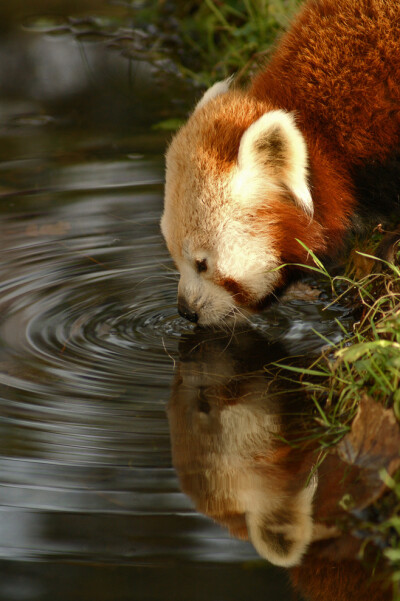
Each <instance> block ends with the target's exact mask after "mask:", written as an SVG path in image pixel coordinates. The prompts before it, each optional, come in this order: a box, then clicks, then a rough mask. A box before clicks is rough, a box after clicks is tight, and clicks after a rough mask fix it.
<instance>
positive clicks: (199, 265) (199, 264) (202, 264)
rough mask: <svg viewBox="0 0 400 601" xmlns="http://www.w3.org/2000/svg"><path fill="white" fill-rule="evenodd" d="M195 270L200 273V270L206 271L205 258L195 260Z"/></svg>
mask: <svg viewBox="0 0 400 601" xmlns="http://www.w3.org/2000/svg"><path fill="white" fill-rule="evenodd" d="M196 270H197V273H201V272H202V271H207V259H202V260H201V261H196Z"/></svg>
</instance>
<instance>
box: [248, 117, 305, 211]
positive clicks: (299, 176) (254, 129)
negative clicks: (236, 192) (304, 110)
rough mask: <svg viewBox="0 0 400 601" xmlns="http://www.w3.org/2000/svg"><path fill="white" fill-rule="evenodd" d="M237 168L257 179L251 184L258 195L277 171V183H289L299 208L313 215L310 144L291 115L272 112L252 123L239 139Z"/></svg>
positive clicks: (286, 184) (251, 187)
mask: <svg viewBox="0 0 400 601" xmlns="http://www.w3.org/2000/svg"><path fill="white" fill-rule="evenodd" d="M238 168H239V174H242V175H243V176H244V175H245V174H246V173H247V176H248V177H249V179H250V178H251V179H253V178H256V180H257V181H256V182H254V181H253V182H250V181H249V182H248V183H249V185H250V189H253V190H256V191H257V192H258V193H259V194H262V191H263V190H265V185H266V184H265V182H266V178H267V177H268V174H269V176H271V174H274V175H275V179H276V182H275V183H276V184H277V185H278V186H279V185H282V184H283V185H284V186H286V187H287V188H288V189H289V190H290V191H291V193H292V194H293V197H294V199H295V201H296V203H297V204H298V205H299V207H301V208H302V209H303V210H304V211H305V212H306V213H307V214H309V215H310V216H311V215H312V214H313V211H314V206H313V201H312V198H311V194H310V190H309V189H308V184H307V168H308V153H307V146H306V143H305V140H304V138H303V135H302V133H301V132H300V130H299V129H298V127H297V126H296V123H295V120H294V117H293V115H292V114H290V113H286V112H285V111H283V110H276V111H269V112H268V113H265V115H263V116H262V117H260V118H259V119H258V120H257V121H255V122H254V123H252V125H250V127H249V128H248V129H247V130H246V131H245V133H244V134H243V136H242V139H241V142H240V147H239V154H238ZM240 179H241V180H243V179H246V178H243V177H241V178H240ZM244 183H245V182H244V181H243V184H244ZM243 184H242V185H243Z"/></svg>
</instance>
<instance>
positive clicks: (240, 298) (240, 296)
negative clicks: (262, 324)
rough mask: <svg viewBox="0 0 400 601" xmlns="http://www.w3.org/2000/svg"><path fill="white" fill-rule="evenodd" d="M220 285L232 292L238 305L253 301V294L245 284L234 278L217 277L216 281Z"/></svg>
mask: <svg viewBox="0 0 400 601" xmlns="http://www.w3.org/2000/svg"><path fill="white" fill-rule="evenodd" d="M215 283H216V284H217V285H218V286H222V287H223V288H225V290H227V291H228V292H230V293H231V294H232V296H233V298H234V299H235V302H236V303H237V304H238V305H248V304H249V303H250V302H251V295H250V294H249V292H247V291H246V290H245V289H244V288H243V286H241V285H240V284H238V282H236V281H235V280H234V279H232V278H217V280H216V282H215Z"/></svg>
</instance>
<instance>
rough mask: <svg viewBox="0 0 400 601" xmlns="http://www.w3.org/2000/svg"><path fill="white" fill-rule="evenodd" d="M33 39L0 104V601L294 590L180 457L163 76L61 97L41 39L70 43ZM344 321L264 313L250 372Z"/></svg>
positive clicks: (294, 310) (319, 309)
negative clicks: (164, 215) (174, 411)
mask: <svg viewBox="0 0 400 601" xmlns="http://www.w3.org/2000/svg"><path fill="white" fill-rule="evenodd" d="M26 35H28V34H26ZM28 37H29V36H28ZM18 39H19V38H18ZM23 40H24V43H23V44H22V48H23V51H21V52H22V54H21V57H22V58H21V57H20V60H21V64H25V63H26V61H33V58H32V56H33V50H35V52H37V53H38V56H40V57H41V58H40V60H39V59H37V61H36V62H35V61H33V63H32V64H34V65H36V68H37V73H36V78H33V79H32V82H31V83H32V85H31V86H28V85H25V84H24V83H23V81H24V74H25V73H26V71H24V70H23V69H22V70H19V71H18V77H19V78H20V84H21V85H20V88H21V89H19V91H18V89H17V88H18V86H17V83H18V82H17V83H15V82H14V83H13V84H12V85H11V83H10V82H9V85H10V89H9V95H8V96H7V97H4V98H3V100H2V101H1V103H0V109H1V124H0V125H1V129H0V160H1V162H0V182H1V192H0V197H1V203H0V212H1V219H0V228H1V236H0V245H1V252H0V407H1V409H0V599H1V601H14V600H18V601H20V600H21V601H22V600H29V601H36V600H37V601H45V600H46V601H47V600H52V601H63V600H65V601H67V600H68V601H71V600H73V601H78V600H82V601H83V600H85V601H88V600H94V599H96V600H103V599H104V600H110V601H116V600H119V599H121V600H122V599H123V600H128V599H129V600H135V601H139V600H140V601H142V600H152V601H155V600H160V601H164V600H181V599H182V600H189V599H190V600H197V599H199V600H202V599H208V600H210V601H222V600H225V599H226V600H228V599H229V600H236V599H237V600H241V599H269V600H271V601H274V600H282V601H284V600H285V599H291V598H292V597H291V593H290V589H289V584H288V581H287V576H286V574H285V572H284V571H283V570H281V569H279V568H273V567H269V566H268V565H267V564H266V562H264V561H262V560H260V559H259V558H258V555H257V554H256V552H255V551H254V550H253V548H252V547H251V545H250V544H249V543H246V542H243V541H238V540H235V539H232V538H230V537H229V535H228V534H227V533H226V532H225V531H224V530H222V529H221V528H220V527H219V526H218V525H216V524H214V523H213V522H212V521H211V520H210V519H208V518H206V517H204V516H202V515H201V514H199V513H197V512H196V511H195V510H194V508H193V504H192V501H190V500H189V498H188V497H187V496H185V495H184V494H183V493H182V492H180V488H179V483H178V478H177V475H176V473H175V471H174V469H173V467H172V463H171V450H170V449H171V444H170V434H169V423H168V416H167V411H166V408H167V405H168V403H169V400H170V397H171V384H172V382H173V378H174V373H175V371H176V369H178V368H179V367H178V366H179V364H180V359H182V344H183V346H184V347H185V348H186V346H187V345H189V346H190V345H192V346H193V345H194V346H195V345H196V334H195V333H194V332H193V328H192V326H191V325H190V324H188V323H186V322H184V321H183V320H182V319H180V318H179V317H178V316H177V313H176V309H175V296H176V282H177V277H176V274H175V272H174V270H173V266H172V263H171V261H170V259H169V257H168V254H167V252H166V249H165V247H164V244H163V241H162V238H161V236H160V232H159V226H158V221H159V217H160V212H161V208H162V195H163V169H164V167H163V152H164V148H165V142H166V137H165V136H161V135H159V134H157V133H154V132H152V131H151V130H150V126H149V125H148V123H146V118H145V116H144V111H145V109H146V108H148V110H149V111H152V110H155V109H154V105H153V106H152V107H151V106H149V104H148V99H149V98H153V99H154V97H155V105H156V106H158V109H157V110H158V111H159V116H160V118H161V117H163V116H165V114H166V111H165V105H164V102H165V98H164V99H161V100H162V102H161V100H160V99H159V98H157V97H158V95H159V94H158V88H157V86H158V85H159V84H154V83H153V85H154V88H153V93H152V94H151V93H150V92H149V91H148V90H149V88H148V86H149V84H148V80H147V79H146V78H145V79H144V80H143V81H145V82H147V83H145V84H141V85H139V84H137V87H136V88H134V90H135V93H134V96H135V98H134V100H132V98H130V97H129V101H127V102H125V100H124V101H121V107H118V102H117V101H116V100H115V98H114V99H113V102H114V105H113V106H110V104H109V102H111V101H109V99H110V95H111V93H110V90H109V86H108V85H107V81H106V84H105V85H104V86H103V88H102V89H101V90H100V91H99V90H98V89H97V88H96V86H95V85H94V84H93V82H92V81H91V80H90V78H89V80H85V82H84V84H83V83H82V84H81V90H80V92H81V93H80V95H78V92H77V91H76V90H75V92H74V94H75V96H74V95H71V87H70V86H71V85H72V83H71V81H72V80H73V77H72V75H71V77H72V80H70V81H69V83H68V82H67V83H66V84H65V86H66V88H63V85H64V84H63V83H62V82H61V83H60V82H59V81H58V80H57V78H55V79H54V80H53V84H54V86H56V85H59V86H60V88H59V89H58V88H57V93H56V92H55V91H54V90H53V91H54V94H52V93H51V90H52V87H51V85H52V81H51V73H53V72H54V73H56V72H57V69H56V70H55V71H51V73H50V71H49V75H48V77H47V76H43V81H46V82H47V86H48V90H50V91H46V93H45V91H43V90H44V88H45V87H44V84H43V85H42V87H40V85H39V84H38V81H39V79H38V78H39V74H40V73H41V72H43V69H44V70H45V71H44V73H46V64H47V68H48V69H49V70H50V66H49V64H50V63H51V61H50V63H46V60H45V59H43V57H46V44H50V45H51V49H52V53H53V54H54V55H56V54H57V52H58V53H60V55H61V56H63V57H66V56H67V55H68V54H69V55H71V52H72V51H71V41H70V40H69V39H68V38H66V39H64V40H63V39H59V40H57V41H54V40H52V41H44V42H40V44H41V43H43V44H44V46H43V47H40V48H41V51H40V52H39V51H38V50H37V48H39V46H37V44H38V43H39V42H38V41H37V38H35V42H34V45H31V44H32V43H33V42H32V39H31V38H29V40H28V38H23ZM19 42H20V40H19ZM10 43H11V42H10V39H8V40H7V44H10ZM12 43H13V44H16V41H15V40H12ZM24 44H25V45H26V46H24ZM16 45H18V44H16ZM7 47H8V46H7V45H4V44H3V46H2V52H3V53H6V51H7ZM19 47H21V44H20V43H19ZM56 51H57V52H56ZM24 52H25V54H24ZM74 52H75V54H73V61H78V62H76V64H79V60H78V58H79V56H80V54H79V52H78V49H77V48H75V49H74ZM50 54H51V53H50V52H48V48H47V56H50ZM17 58H18V57H17ZM17 58H15V60H17ZM53 59H54V56H53ZM53 59H51V60H53ZM121 60H123V59H121ZM40 61H42V62H40ZM100 62H101V61H100ZM51 64H52V63H51ZM74 64H75V63H74ZM38 65H39V66H38ZM39 67H40V68H39ZM118 68H120V69H121V72H123V67H118ZM5 69H6V67H3V71H4V70H5ZM83 73H84V75H85V76H86V72H85V69H83ZM102 76H103V75H102V74H101V71H100V74H99V73H98V72H97V75H96V77H97V81H98V80H100V81H101V78H102ZM2 77H3V80H6V79H7V75H6V73H4V72H3V74H2ZM18 77H17V79H18ZM104 77H105V76H104ZM61 79H62V78H61ZM78 79H79V78H78ZM121 79H122V80H123V79H124V76H122V78H121ZM56 80H57V81H56ZM73 81H75V80H73ZM139 81H140V80H139ZM39 83H40V81H39ZM64 83H65V82H64ZM14 84H15V85H14ZM74 85H76V86H77V88H79V86H78V83H76V84H75V83H74ZM130 85H131V84H130ZM13 86H14V88H13V89H11V88H12V87H13ZM46 89H47V88H46ZM131 89H132V88H131V87H129V90H131ZM35 90H36V91H35ZM38 90H42V93H41V94H39V92H38ZM115 90H116V92H115V94H118V93H120V92H119V88H118V86H117V85H116V87H115ZM140 90H141V93H142V96H138V94H139V91H140ZM67 91H68V94H67ZM63 94H65V95H66V96H67V98H63ZM146 94H147V95H146ZM88 95H90V98H91V102H90V103H89V101H88ZM121 96H123V94H122V92H121ZM130 102H132V106H130V104H129V103H130ZM157 103H158V104H157ZM116 106H117V108H118V110H117V109H116ZM110 112H111V113H112V114H111V115H110ZM128 114H129V115H130V116H129V119H130V122H129V127H128V126H126V127H125V124H124V118H125V116H126V115H128ZM152 118H153V117H152ZM149 121H150V119H149ZM338 315H340V313H338V312H337V311H336V310H331V311H327V312H323V303H322V302H320V301H317V302H305V301H292V302H291V303H289V304H288V305H286V306H280V307H277V308H275V309H273V310H272V311H270V312H269V313H268V314H266V315H264V316H261V317H258V318H257V319H256V320H255V324H256V326H255V334H253V333H250V334H249V336H250V337H252V338H251V341H250V343H248V344H251V347H252V349H253V353H254V352H255V355H257V356H259V357H261V358H262V361H261V360H260V359H259V360H258V364H257V365H254V368H255V369H259V368H260V367H261V366H262V364H263V362H264V360H266V361H267V360H274V359H276V358H279V357H280V356H283V355H285V354H303V353H311V352H315V351H316V350H317V349H318V348H319V347H320V346H321V345H323V344H324V341H322V340H321V339H320V338H319V337H318V336H317V335H316V334H315V333H314V332H313V328H314V329H316V330H319V331H320V332H322V333H323V335H324V336H327V337H328V338H331V339H337V338H338V337H339V336H340V329H339V327H338V326H337V324H336V323H335V318H336V317H337V316H338ZM239 342H240V340H239ZM229 343H230V340H229V338H228V339H227V340H226V341H225V342H223V343H221V341H218V342H217V347H216V348H217V350H218V353H219V354H218V356H219V357H221V356H222V357H223V359H224V358H225V357H227V361H226V362H225V363H224V361H223V360H221V362H220V363H217V364H216V365H218V366H219V367H218V369H220V373H222V374H223V375H224V370H228V372H229V370H230V369H231V368H232V369H234V368H233V367H232V355H230V354H229V351H227V352H226V354H225V355H224V351H225V350H226V349H227V348H228V347H229ZM185 345H186V346H185ZM234 348H235V351H234V353H236V354H237V353H239V354H240V351H238V348H239V349H240V344H239V346H238V345H236V346H235V347H234ZM254 349H255V351H254ZM257 349H260V352H258V351H257ZM184 352H185V351H184ZM263 353H264V354H263ZM265 353H266V356H264V355H265ZM200 361H201V360H200ZM235 361H236V359H235V360H234V361H233V363H235ZM199 365H200V364H199ZM201 365H203V363H201ZM191 368H193V365H192V366H191ZM248 368H249V366H247V369H248ZM196 369H197V368H196V364H195V367H194V371H196ZM193 386H195V387H196V386H197V384H196V383H194V384H193ZM189 388H190V387H189ZM189 392H190V391H189Z"/></svg>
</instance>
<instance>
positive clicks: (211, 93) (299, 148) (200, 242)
mask: <svg viewBox="0 0 400 601" xmlns="http://www.w3.org/2000/svg"><path fill="white" fill-rule="evenodd" d="M307 175H308V154H307V147H306V143H305V141H304V138H303V135H302V134H301V132H300V130H299V129H298V127H297V125H296V123H295V118H294V116H293V115H292V114H290V113H287V112H285V111H283V110H276V109H274V107H273V106H272V105H269V104H268V103H266V102H261V101H258V100H256V99H254V98H252V97H251V96H250V95H249V94H246V93H245V92H241V91H232V90H229V83H228V82H219V83H217V84H215V85H214V86H213V87H212V88H211V89H210V90H208V92H206V94H205V96H204V97H203V98H202V99H201V100H200V102H199V103H198V105H197V106H196V107H195V110H194V112H193V114H192V116H191V117H190V119H189V121H188V122H187V123H186V125H185V126H184V127H182V129H181V130H180V131H179V132H178V133H177V135H176V136H175V138H174V139H173V141H172V143H171V145H170V147H169V149H168V152H167V157H166V188H165V207H164V214H163V216H162V220H161V229H162V232H163V235H164V237H165V240H166V243H167V246H168V248H169V251H170V253H171V255H172V257H173V259H174V260H175V263H176V265H177V267H178V269H179V271H180V274H181V279H180V282H179V288H178V309H179V312H180V313H181V315H183V316H184V317H186V318H187V319H189V320H190V321H193V322H196V323H198V324H199V325H202V326H210V325H218V326H221V325H224V324H225V323H229V322H231V323H232V322H235V321H236V320H241V319H243V318H245V317H246V314H247V313H248V312H249V311H254V310H257V309H260V308H262V307H263V306H265V305H266V304H267V303H268V301H270V300H272V299H273V297H274V294H276V292H277V291H278V290H279V289H282V288H283V287H284V286H285V284H286V281H287V270H286V271H285V269H281V266H282V264H284V263H286V262H303V261H302V259H304V249H303V248H302V247H301V245H300V244H299V243H298V242H297V241H296V238H299V239H301V240H303V241H304V242H305V243H306V244H307V241H308V240H307V237H308V236H309V234H310V232H311V231H312V236H313V240H315V239H318V240H320V238H321V237H322V234H321V232H320V230H318V233H316V231H315V230H316V227H315V222H314V221H313V219H312V215H313V201H312V198H311V194H310V190H309V187H308V178H307ZM314 247H315V244H314Z"/></svg>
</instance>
